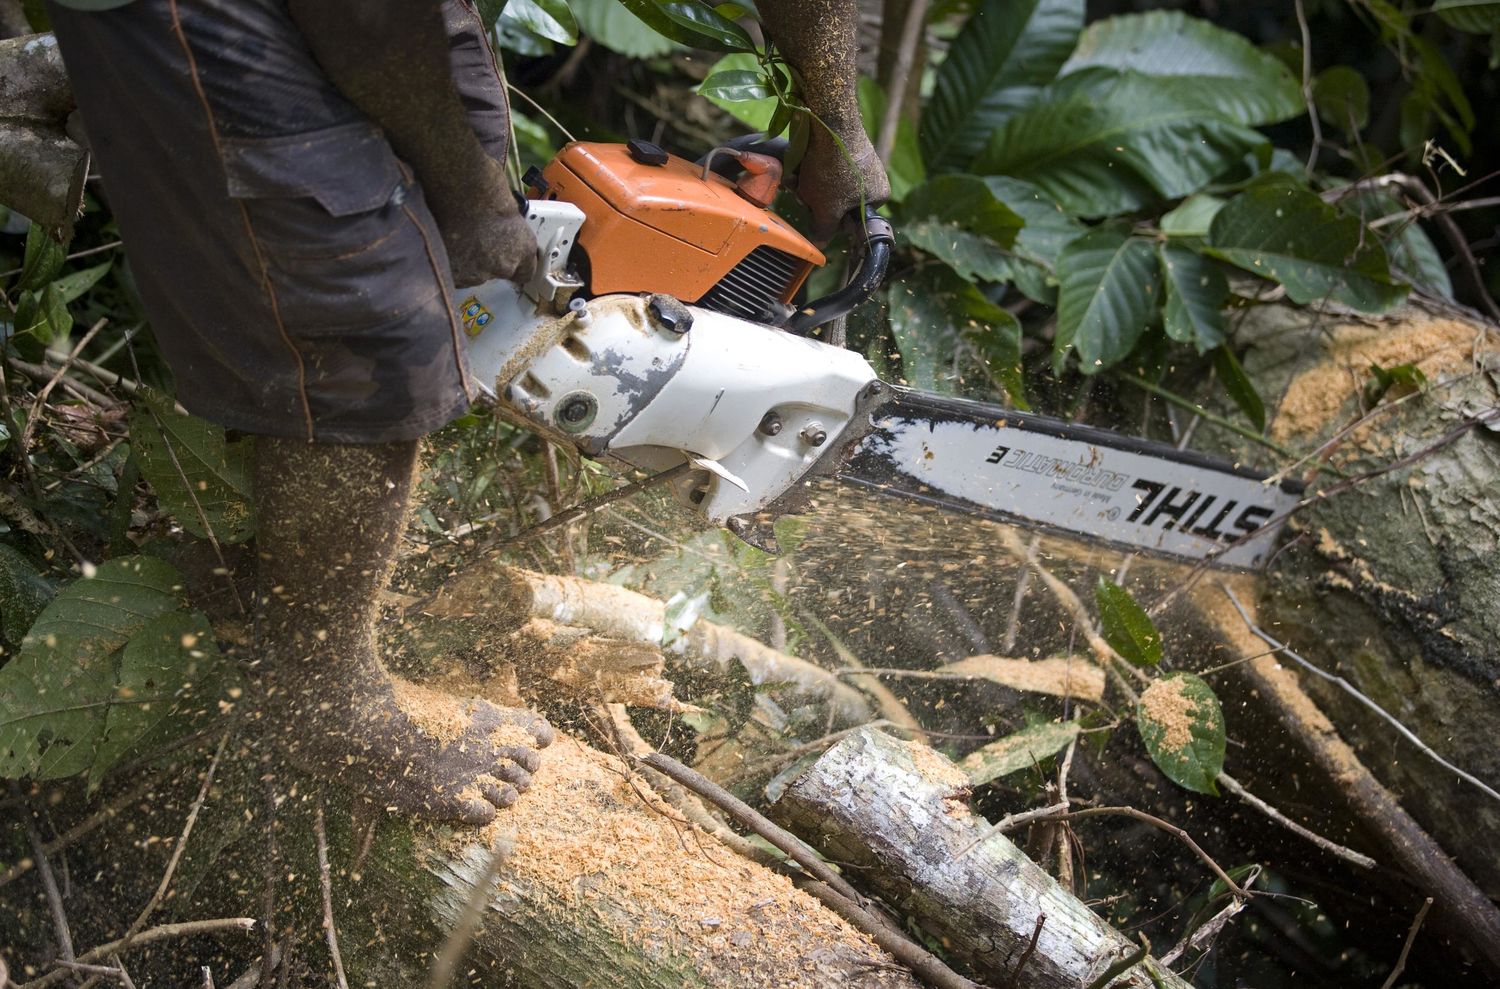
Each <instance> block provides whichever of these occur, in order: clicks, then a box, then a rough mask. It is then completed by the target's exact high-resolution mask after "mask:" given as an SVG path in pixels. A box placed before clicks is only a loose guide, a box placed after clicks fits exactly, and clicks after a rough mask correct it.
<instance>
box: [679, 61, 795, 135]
mask: <svg viewBox="0 0 1500 989" xmlns="http://www.w3.org/2000/svg"><path fill="white" fill-rule="evenodd" d="M731 74H733V75H732V78H743V77H744V76H747V75H754V76H755V77H756V78H757V79H764V75H763V73H762V71H761V68H760V60H759V59H757V58H756V57H755V56H754V55H751V54H747V53H744V52H738V53H735V54H733V55H725V56H724V57H723V58H721V59H719V61H718V62H716V63H714V67H713V68H712V69H710V70H709V75H708V79H706V80H704V83H703V86H702V87H699V90H698V92H699V94H700V95H702V96H703V97H704V98H705V99H707V100H708V101H709V102H711V103H713V104H714V105H715V106H718V107H720V108H722V109H724V110H725V111H727V112H728V113H729V114H730V115H731V116H733V117H734V118H735V119H736V120H739V121H740V122H741V123H743V124H745V125H746V126H748V127H750V128H751V129H752V130H757V131H769V130H770V127H771V118H772V117H774V116H776V109H777V107H778V106H780V101H779V100H777V98H776V97H775V96H774V95H772V94H771V92H770V90H769V89H767V90H766V92H765V94H764V95H762V96H761V97H760V98H758V99H747V98H743V97H741V98H736V99H725V98H724V97H723V96H720V95H719V94H718V93H717V92H715V91H714V90H712V89H706V88H705V87H707V86H708V83H709V82H711V81H713V80H714V79H715V78H717V77H718V76H730V75H731Z"/></svg>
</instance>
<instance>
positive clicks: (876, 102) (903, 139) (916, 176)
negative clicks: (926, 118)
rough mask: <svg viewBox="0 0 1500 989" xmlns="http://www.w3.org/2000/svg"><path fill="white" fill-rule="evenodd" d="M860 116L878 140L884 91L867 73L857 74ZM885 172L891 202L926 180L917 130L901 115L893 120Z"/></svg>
mask: <svg viewBox="0 0 1500 989" xmlns="http://www.w3.org/2000/svg"><path fill="white" fill-rule="evenodd" d="M859 115H860V117H861V119H862V120H863V121H864V125H865V133H867V134H869V136H870V140H871V141H875V140H878V138H879V134H878V131H879V130H880V123H881V120H882V118H884V116H885V91H884V90H882V89H881V88H880V84H879V83H877V82H876V81H875V80H874V79H871V78H869V77H867V76H860V77H859ZM886 175H887V176H888V177H889V178H890V181H891V202H893V203H899V202H901V200H903V199H905V198H906V194H907V193H908V192H910V191H911V189H912V187H913V186H917V185H921V184H922V182H924V181H925V180H926V179H927V166H926V165H925V164H923V162H922V150H921V148H920V146H919V145H918V143H917V130H916V128H915V127H913V126H912V122H911V120H910V118H908V117H905V116H902V117H900V118H899V119H898V120H897V121H896V143H895V144H894V145H892V146H891V160H890V161H888V162H886Z"/></svg>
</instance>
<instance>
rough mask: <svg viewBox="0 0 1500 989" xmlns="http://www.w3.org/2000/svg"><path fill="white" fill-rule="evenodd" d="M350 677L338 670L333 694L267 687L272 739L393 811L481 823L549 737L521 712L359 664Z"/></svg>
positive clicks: (517, 786) (511, 792)
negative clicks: (417, 683) (409, 680)
mask: <svg viewBox="0 0 1500 989" xmlns="http://www.w3.org/2000/svg"><path fill="white" fill-rule="evenodd" d="M352 678H353V679H355V680H357V681H358V682H355V683H351V682H348V681H349V680H350V679H351V672H350V671H348V670H347V669H345V670H341V671H340V673H339V679H340V680H341V681H343V682H342V683H340V684H339V689H337V690H330V689H321V690H316V691H314V690H306V689H304V690H293V691H289V692H281V691H274V690H273V691H271V692H270V694H269V696H268V703H267V705H266V714H267V719H268V720H269V721H270V723H271V724H270V727H271V729H272V732H273V740H274V743H275V744H276V745H277V747H278V748H280V749H281V750H282V751H283V752H284V753H285V754H286V757H287V760H288V761H289V762H290V763H292V764H293V765H294V766H296V767H297V768H299V769H301V770H303V771H305V772H308V773H311V774H313V775H315V776H319V777H322V778H324V779H329V780H335V781H337V782H340V783H343V784H346V785H348V786H351V787H353V788H354V789H356V790H357V791H359V792H360V793H361V794H362V795H363V796H364V797H365V798H366V799H368V800H370V801H374V802H378V803H380V804H381V805H382V806H384V807H386V808H389V809H393V810H395V811H398V812H402V813H408V814H416V815H418V816H421V817H426V818H431V819H433V820H439V821H458V822H462V823H464V824H471V825H481V824H487V823H489V822H490V821H492V820H494V818H495V813H496V812H497V811H499V810H502V809H504V808H506V807H509V806H510V805H511V804H513V803H515V802H516V800H517V799H518V798H519V796H520V794H521V793H523V792H525V790H526V789H527V788H528V787H530V786H531V774H532V773H534V772H536V771H537V769H538V767H539V766H540V765H541V756H540V755H539V754H538V753H537V749H542V748H546V747H547V746H548V745H550V744H551V743H552V739H553V737H554V732H553V730H552V726H551V725H550V724H548V723H547V721H546V719H545V718H543V717H541V716H540V715H536V714H533V713H531V712H530V711H527V710H524V709H521V708H507V707H499V706H497V705H495V704H491V703H489V702H488V701H484V700H479V699H477V698H468V699H462V698H457V697H454V696H452V695H451V694H445V693H442V692H440V691H435V690H428V689H425V688H422V687H419V686H417V685H415V684H410V683H407V682H405V681H402V680H397V679H395V678H393V677H391V676H390V675H389V674H387V673H386V672H385V670H384V669H381V668H379V667H376V668H374V669H371V668H369V667H366V666H364V665H363V664H361V667H360V669H359V670H358V672H356V673H353V674H352ZM327 686H331V685H325V688H326V687H327ZM315 695H321V699H315Z"/></svg>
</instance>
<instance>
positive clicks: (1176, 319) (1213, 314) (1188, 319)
mask: <svg viewBox="0 0 1500 989" xmlns="http://www.w3.org/2000/svg"><path fill="white" fill-rule="evenodd" d="M1161 271H1162V280H1163V281H1164V282H1165V283H1166V289H1167V293H1166V300H1165V302H1164V304H1163V306H1162V323H1163V327H1164V328H1165V329H1166V331H1167V336H1169V337H1171V338H1172V339H1173V340H1176V341H1178V342H1179V343H1190V344H1193V345H1194V346H1196V347H1197V348H1198V353H1200V354H1206V353H1208V352H1209V351H1210V350H1212V349H1214V348H1215V347H1217V346H1219V345H1220V344H1221V343H1223V342H1224V336H1225V333H1226V332H1227V330H1226V327H1225V323H1224V306H1225V305H1226V304H1227V303H1228V301H1229V279H1227V278H1225V277H1224V272H1222V271H1220V270H1219V266H1218V265H1217V264H1215V263H1214V262H1212V261H1210V260H1209V259H1208V258H1206V257H1204V256H1203V255H1201V254H1199V253H1198V252H1197V251H1195V250H1192V249H1191V248H1187V247H1182V246H1180V245H1177V244H1164V245H1162V247H1161Z"/></svg>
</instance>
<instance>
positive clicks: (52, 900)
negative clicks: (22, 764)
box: [10, 781, 74, 963]
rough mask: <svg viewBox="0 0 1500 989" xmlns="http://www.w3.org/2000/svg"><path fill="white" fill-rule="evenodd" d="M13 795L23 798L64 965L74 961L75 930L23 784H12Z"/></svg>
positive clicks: (23, 810) (28, 832) (23, 811)
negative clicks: (69, 918) (64, 907)
mask: <svg viewBox="0 0 1500 989" xmlns="http://www.w3.org/2000/svg"><path fill="white" fill-rule="evenodd" d="M10 790H11V793H13V794H15V795H16V796H18V797H22V804H21V808H20V810H21V820H22V822H23V823H24V824H25V825H26V839H27V840H28V841H30V842H31V853H32V855H34V856H36V869H37V874H38V875H40V876H41V877H42V890H43V891H44V892H45V893H46V895H47V909H48V910H50V911H51V912H52V927H53V929H54V930H55V931H56V933H57V951H58V954H60V955H62V960H63V962H64V963H68V962H71V961H73V958H74V953H73V929H72V928H71V927H69V926H68V914H67V911H65V910H64V909H63V900H62V894H61V893H59V892H58V891H57V880H56V878H54V877H53V875H52V863H51V861H49V860H48V858H47V852H46V849H45V847H44V846H43V844H42V835H41V832H39V831H37V829H36V821H35V820H34V819H33V817H32V813H31V803H30V801H27V800H25V798H24V796H23V794H22V791H21V784H19V783H16V782H14V781H12V782H11V784H10Z"/></svg>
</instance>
